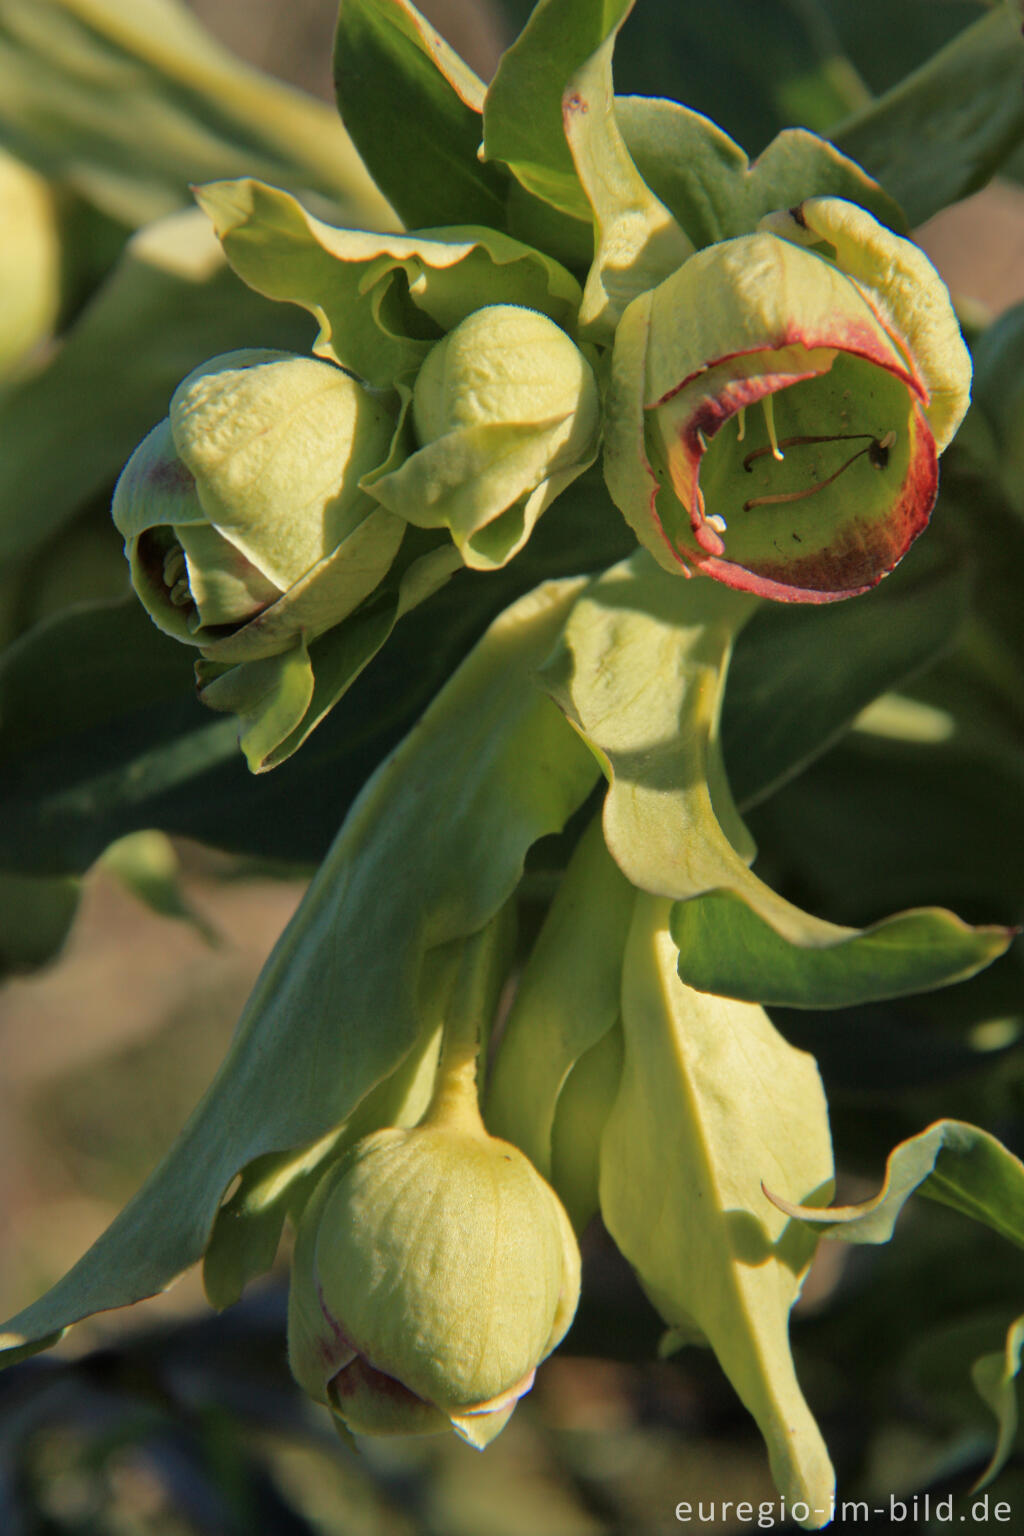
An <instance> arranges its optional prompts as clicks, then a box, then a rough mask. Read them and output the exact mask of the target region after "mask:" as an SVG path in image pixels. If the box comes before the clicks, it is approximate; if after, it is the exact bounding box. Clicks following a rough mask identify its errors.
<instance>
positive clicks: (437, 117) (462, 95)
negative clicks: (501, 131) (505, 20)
mask: <svg viewBox="0 0 1024 1536" xmlns="http://www.w3.org/2000/svg"><path fill="white" fill-rule="evenodd" d="M334 86H335V91H336V93H337V98H338V107H339V110H340V112H341V117H342V121H343V122H344V124H345V126H346V128H347V129H348V131H349V133H350V134H351V135H352V139H353V141H354V143H355V145H356V147H357V149H358V150H359V152H360V154H361V155H362V157H363V160H364V161H365V163H366V165H367V166H368V167H369V169H370V171H371V172H372V174H373V178H374V180H375V182H376V183H377V185H378V187H379V188H380V189H381V191H382V192H383V193H384V194H385V196H387V197H388V198H389V199H390V201H391V203H392V205H393V207H394V208H395V209H396V211H397V212H398V214H399V216H400V217H401V219H402V220H403V222H404V223H405V225H406V227H407V228H409V229H419V228H423V227H424V226H426V225H430V226H431V227H433V226H436V225H438V224H490V225H493V226H495V227H496V228H499V229H501V228H503V227H504V213H505V184H506V177H505V176H504V175H503V174H502V173H501V172H500V170H499V169H498V167H497V166H493V165H482V164H481V163H480V161H479V160H478V159H477V153H476V152H477V148H478V146H479V143H480V138H481V136H482V133H483V123H482V121H481V113H482V111H483V102H484V86H483V83H482V82H481V81H480V80H478V79H477V77H476V75H475V74H474V73H473V71H472V70H471V69H470V68H469V67H468V66H467V65H466V64H464V63H463V61H462V60H461V59H460V58H459V56H458V54H457V53H455V52H454V51H453V50H452V49H451V48H449V46H448V44H447V43H446V42H445V41H444V39H443V38H442V37H440V36H439V35H438V33H437V32H435V30H434V28H433V27H432V26H431V25H430V23H429V22H428V21H427V19H426V17H424V16H422V15H421V14H420V13H419V11H417V10H416V8H415V6H413V5H411V4H410V3H409V0H342V5H341V10H340V12H339V15H338V31H337V36H336V38H335V44H334Z"/></svg>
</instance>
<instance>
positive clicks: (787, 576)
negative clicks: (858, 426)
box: [687, 402, 939, 603]
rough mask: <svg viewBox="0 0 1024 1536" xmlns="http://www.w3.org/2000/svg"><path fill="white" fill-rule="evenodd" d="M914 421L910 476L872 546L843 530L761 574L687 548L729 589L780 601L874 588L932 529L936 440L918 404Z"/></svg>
mask: <svg viewBox="0 0 1024 1536" xmlns="http://www.w3.org/2000/svg"><path fill="white" fill-rule="evenodd" d="M911 421H912V423H913V431H914V435H915V440H914V444H913V447H912V449H911V455H910V463H909V465H908V467H907V474H906V477H905V479H904V481H903V484H902V485H901V486H900V490H899V495H898V498H897V500H896V503H895V505H894V506H893V507H892V509H891V510H890V512H889V514H888V515H887V516H886V517H884V518H882V519H880V520H879V521H878V522H876V523H872V524H871V525H870V527H869V534H870V537H869V540H868V548H867V550H865V548H864V544H863V542H861V541H860V540H856V539H853V538H850V537H849V536H848V537H847V538H846V540H845V543H844V541H843V537H842V534H840V535H838V536H837V538H836V540H835V541H834V542H833V543H832V545H831V546H830V547H829V548H828V549H825V550H822V551H821V552H820V553H819V554H817V555H807V556H805V557H804V558H803V559H799V560H792V561H779V563H778V564H777V565H768V566H762V567H761V569H760V570H759V571H756V572H755V571H752V570H750V569H749V568H748V567H746V566H742V565H736V564H734V563H733V562H732V561H731V560H723V559H719V558H718V557H717V556H708V557H703V558H702V556H701V555H700V554H699V553H698V552H697V551H687V553H688V555H689V557H690V559H691V560H693V561H694V563H695V564H696V565H697V567H698V569H699V571H700V572H701V573H702V574H704V575H707V576H711V577H713V578H714V579H715V580H716V581H721V582H723V583H724V584H725V585H726V586H727V587H733V588H735V590H736V591H738V592H752V593H754V594H755V595H756V596H758V597H769V598H774V599H775V600H776V601H777V602H784V603H834V602H839V601H840V600H841V599H843V598H846V597H859V596H860V595H861V594H862V593H864V592H869V591H870V590H871V588H872V587H875V586H877V585H878V583H879V582H880V581H881V580H882V577H883V576H888V574H889V572H890V571H892V570H893V569H894V568H895V567H896V566H897V565H898V564H899V562H900V561H901V560H902V559H903V556H904V555H905V554H906V553H907V550H908V549H909V548H910V546H911V544H912V543H913V542H914V540H915V539H916V538H917V537H918V535H919V534H921V533H923V532H924V530H925V528H927V526H928V523H929V520H930V518H931V514H932V509H933V507H934V506H935V499H936V497H937V495H938V489H939V469H938V454H937V453H936V449H935V439H934V437H933V436H932V434H931V429H930V428H929V426H928V424H927V422H926V421H925V419H924V415H923V412H922V411H921V408H920V406H918V405H917V403H916V402H915V403H914V414H913V416H912V417H911ZM851 521H852V520H851ZM854 526H857V525H856V524H855V525H854Z"/></svg>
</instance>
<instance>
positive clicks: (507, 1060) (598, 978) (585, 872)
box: [487, 821, 634, 1179]
mask: <svg viewBox="0 0 1024 1536" xmlns="http://www.w3.org/2000/svg"><path fill="white" fill-rule="evenodd" d="M633 895H634V893H633V890H632V887H631V886H630V885H629V883H628V881H627V880H626V879H625V878H624V877H623V875H622V874H621V873H620V871H619V869H618V868H617V866H616V865H615V863H614V862H613V861H612V859H611V858H610V857H609V855H608V851H607V849H606V848H605V845H604V838H603V836H602V833H601V826H600V822H599V821H596V822H594V823H593V824H592V825H591V826H590V828H589V829H588V831H587V832H585V833H584V835H583V838H582V839H581V841H580V843H579V845H578V847H577V849H576V852H575V853H574V855H573V858H572V860H571V861H570V864H569V867H568V869H567V870H566V872H565V875H564V877H563V879H562V881H561V884H560V885H559V888H558V892H557V894H556V896H555V899H554V902H553V903H552V906H551V910H550V912H549V914H548V916H547V919H546V921H545V923H544V926H543V928H542V929H541V932H540V935H539V937H538V939H537V941H536V943H535V945H534V947H533V950H532V952H531V954H530V958H529V960H528V962H527V964H526V966H525V968H524V970H523V974H522V977H521V979H520V982H519V986H518V988H517V989H516V997H515V1002H514V1003H513V1005H512V1009H511V1012H510V1013H509V1017H508V1020H507V1022H506V1024H505V1029H504V1032H503V1034H502V1037H501V1044H500V1046H499V1049H498V1053H497V1057H496V1059H495V1063H494V1066H493V1068H492V1070H491V1075H490V1080H489V1082H488V1089H487V1125H488V1128H489V1129H490V1130H491V1131H492V1132H493V1133H494V1135H495V1136H502V1137H504V1138H505V1140H506V1141H511V1142H514V1143H515V1145H516V1146H517V1147H519V1148H521V1150H522V1151H523V1152H525V1153H526V1155H527V1157H528V1158H529V1159H530V1161H531V1162H532V1163H533V1164H534V1165H535V1167H536V1168H538V1169H539V1170H540V1172H541V1173H542V1174H543V1175H544V1177H545V1178H548V1179H550V1178H551V1171H552V1169H551V1164H552V1145H551V1137H552V1127H553V1125H554V1122H555V1114H556V1109H557V1107H558V1104H559V1101H560V1095H561V1093H562V1091H563V1089H564V1087H565V1084H566V1081H567V1079H568V1077H569V1075H570V1073H571V1072H572V1070H573V1068H574V1066H575V1065H576V1063H577V1062H578V1061H579V1060H580V1058H581V1057H582V1056H583V1055H584V1054H585V1053H586V1052H587V1051H589V1050H590V1049H591V1048H592V1047H593V1046H595V1045H596V1044H597V1043H598V1042H599V1041H600V1040H601V1039H602V1038H603V1037H604V1036H605V1035H606V1034H607V1033H608V1031H609V1030H610V1029H611V1028H612V1027H613V1025H614V1024H615V1022H616V1020H617V1018H618V1016H619V993H620V981H621V973H622V957H623V953H624V951H625V946H626V934H627V931H628V928H629V921H630V918H631V916H632V910H633Z"/></svg>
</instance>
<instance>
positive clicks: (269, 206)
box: [197, 180, 580, 387]
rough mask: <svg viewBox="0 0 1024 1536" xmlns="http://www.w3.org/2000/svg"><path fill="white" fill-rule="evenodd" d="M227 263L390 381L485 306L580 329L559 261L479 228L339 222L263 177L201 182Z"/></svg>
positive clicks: (349, 358)
mask: <svg viewBox="0 0 1024 1536" xmlns="http://www.w3.org/2000/svg"><path fill="white" fill-rule="evenodd" d="M197 197H198V199H199V202H200V204H201V205H202V207H203V208H204V209H205V211H206V212H207V213H208V214H209V216H210V218H211V219H212V220H213V223H214V226H215V228H216V230H217V234H218V235H219V236H220V238H221V241H222V242H223V245H224V250H225V252H226V254H227V258H228V260H229V261H230V263H231V265H232V266H233V267H234V269H235V271H236V272H237V273H238V275H239V276H240V277H241V278H242V279H243V281H244V282H246V283H248V284H249V286H250V287H252V288H255V289H256V290H257V292H259V293H263V294H265V295H266V296H267V297H268V298H271V299H279V300H285V301H287V302H289V303H292V304H300V305H302V306H303V308H305V309H308V310H309V311H310V313H311V314H312V315H314V316H315V318H316V320H317V322H318V323H319V325H320V335H319V337H318V339H317V342H316V345H315V348H314V350H315V351H317V352H318V353H319V354H320V355H321V356H323V357H329V358H332V359H333V360H334V361H335V362H337V363H341V364H342V366H343V367H346V368H350V369H351V370H352V371H353V372H354V373H356V374H358V375H359V377H360V378H362V379H366V380H367V381H368V382H369V383H371V384H376V385H379V386H381V387H390V386H392V385H393V384H394V383H395V381H396V380H397V379H398V378H399V377H401V376H402V375H405V374H408V373H410V372H413V371H415V370H416V369H417V368H418V367H419V365H420V363H422V361H423V359H424V357H425V356H426V354H427V352H428V351H429V350H430V347H431V345H432V343H433V341H434V340H436V339H437V338H438V337H439V336H440V335H441V334H442V333H443V332H445V331H449V330H451V329H452V327H453V326H456V325H458V323H459V321H460V320H464V319H465V318H466V316H467V315H468V314H470V313H471V311H472V310H475V309H479V308H481V306H483V305H485V304H495V303H505V304H522V305H524V306H525V307H526V308H528V309H536V310H539V311H540V312H541V313H542V314H545V315H548V316H549V317H550V318H551V319H552V320H555V321H556V322H557V323H558V324H560V325H563V326H567V327H569V328H571V327H572V325H573V322H574V319H575V315H576V310H577V307H578V305H579V300H580V289H579V285H578V284H577V282H576V280H575V278H574V277H572V276H571V275H570V273H569V272H567V271H566V269H565V268H564V267H562V266H561V265H560V264H559V263H558V262H556V261H553V260H552V259H551V257H549V256H544V255H542V254H541V252H539V251H535V250H533V249H532V248H531V247H530V246H527V245H523V244H521V243H520V242H519V241H518V240H513V239H512V238H511V237H510V236H508V235H503V234H500V233H499V232H498V231H496V230H491V229H485V228H482V227H481V228H477V227H475V226H467V227H455V228H451V229H446V230H435V231H429V230H428V231H427V232H425V233H422V234H417V235H378V234H367V233H364V232H363V231H361V230H347V229H336V228H334V227H333V226H332V225H329V224H324V223H322V222H321V220H320V219H316V218H314V217H313V215H312V214H310V213H307V212H306V210H305V209H304V208H303V207H302V205H301V203H298V202H297V201H296V200H295V198H293V197H290V196H289V195H288V194H287V193H285V192H279V191H278V190H277V189H276V188H274V187H268V186H264V185H263V184H262V183H260V182H257V181H250V180H246V181H224V182H215V183H213V184H212V185H211V186H207V187H202V188H201V189H200V190H199V192H198V193H197Z"/></svg>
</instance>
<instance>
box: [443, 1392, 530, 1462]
mask: <svg viewBox="0 0 1024 1536" xmlns="http://www.w3.org/2000/svg"><path fill="white" fill-rule="evenodd" d="M515 1411H516V1405H515V1403H510V1404H509V1406H508V1407H507V1408H501V1409H496V1410H495V1411H494V1412H493V1413H465V1414H458V1413H453V1414H452V1415H451V1425H452V1429H454V1431H455V1433H456V1434H457V1435H458V1437H459V1439H460V1440H464V1441H465V1442H466V1444H467V1445H471V1446H472V1447H473V1449H474V1450H476V1451H485V1450H486V1449H487V1447H488V1446H489V1445H490V1443H491V1441H492V1440H496V1439H497V1437H498V1436H499V1435H500V1434H501V1432H502V1430H503V1429H504V1428H505V1425H506V1424H507V1423H508V1421H509V1419H510V1418H511V1417H512V1415H513V1414H514V1413H515Z"/></svg>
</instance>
